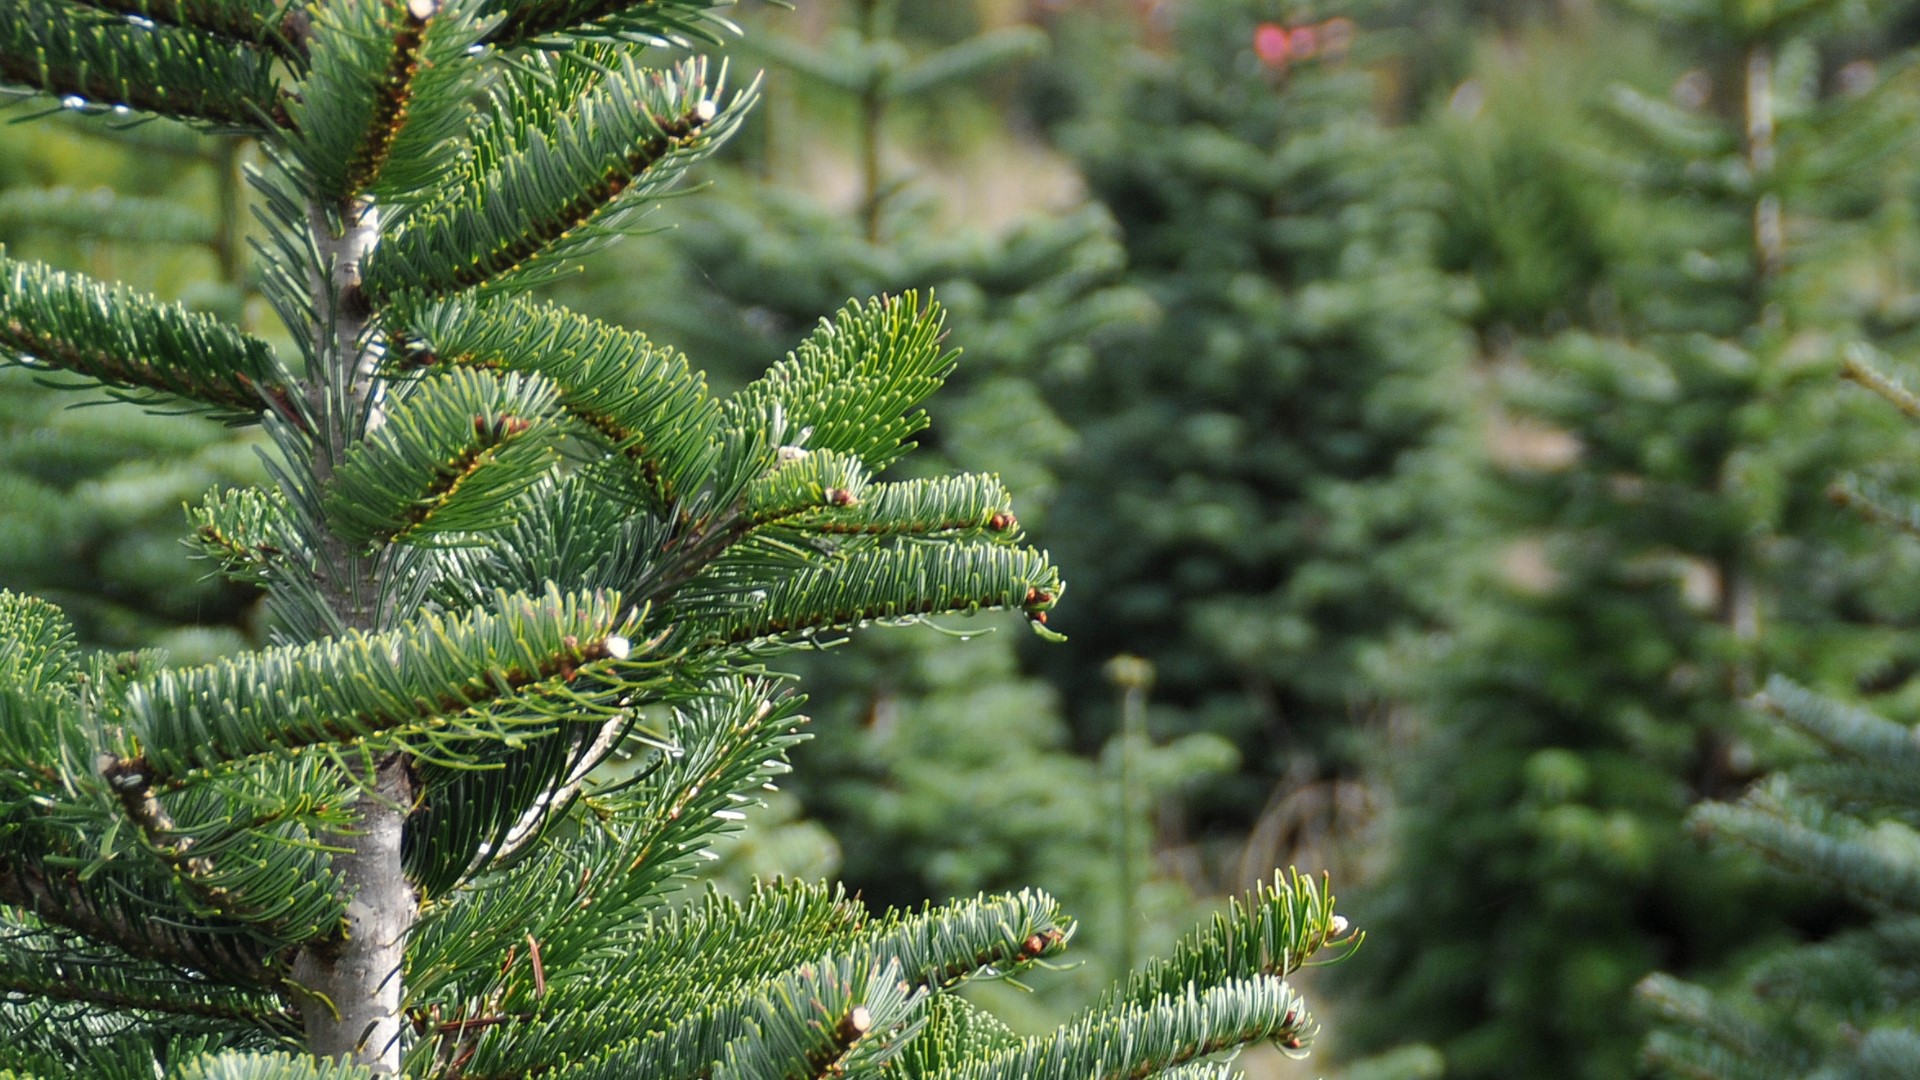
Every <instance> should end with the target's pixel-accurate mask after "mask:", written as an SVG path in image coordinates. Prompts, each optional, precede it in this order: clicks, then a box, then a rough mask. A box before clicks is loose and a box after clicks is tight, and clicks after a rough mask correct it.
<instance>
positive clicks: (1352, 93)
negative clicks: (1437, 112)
mask: <svg viewBox="0 0 1920 1080" xmlns="http://www.w3.org/2000/svg"><path fill="white" fill-rule="evenodd" d="M1178 10H1179V14H1178V16H1177V21H1176V23H1175V27H1174V34H1173V37H1172V41H1171V43H1170V48H1169V49H1167V50H1166V51H1149V50H1144V49H1142V48H1141V47H1139V46H1138V45H1137V44H1136V45H1134V46H1133V47H1132V48H1131V49H1129V50H1127V51H1124V52H1120V53H1118V54H1112V53H1109V54H1106V55H1105V56H1104V59H1102V60H1100V61H1097V63H1098V64H1099V65H1100V67H1101V68H1103V69H1104V70H1105V71H1106V72H1109V73H1111V72H1121V73H1125V76H1126V77H1124V78H1123V79H1122V80H1121V81H1120V85H1119V86H1118V87H1116V88H1114V89H1113V90H1112V91H1111V92H1110V93H1105V94H1101V95H1098V96H1093V97H1090V99H1089V106H1088V107H1089V110H1090V111H1089V113H1088V115H1086V116H1084V117H1082V118H1081V119H1080V120H1078V121H1077V122H1075V123H1073V124H1070V125H1067V126H1065V127H1064V128H1063V129H1062V130H1061V134H1060V139H1061V142H1062V143H1063V144H1064V145H1065V146H1066V147H1067V148H1068V149H1069V150H1070V151H1071V152H1073V153H1074V155H1075V156H1076V157H1077V159H1078V160H1079V161H1080V162H1081V164H1082V166H1083V167H1084V168H1085V170H1086V173H1087V177H1088V182H1089V185H1090V187H1091V188H1092V191H1093V193H1094V195H1095V196H1096V197H1097V198H1099V199H1100V200H1101V201H1102V202H1103V203H1104V204H1105V205H1106V206H1107V207H1108V208H1109V209H1110V211H1111V212H1112V213H1113V215H1114V217H1115V218H1116V220H1117V221H1118V222H1119V225H1120V228H1121V230H1122V234H1123V236H1124V237H1125V241H1126V247H1127V265H1128V277H1129V280H1131V281H1132V282H1134V283H1135V284H1137V285H1138V286H1139V287H1141V288H1142V289H1144V290H1146V291H1147V292H1148V294H1149V295H1151V296H1152V297H1153V298H1154V299H1155V301H1156V302H1157V303H1158V305H1159V307H1160V308H1161V309H1162V310H1163V311H1164V312H1165V313H1166V314H1165V318H1164V319H1162V320H1160V321H1159V322H1158V323H1157V324H1155V325H1153V326H1152V327H1150V328H1147V329H1146V330H1144V331H1143V332H1136V333H1132V334H1124V335H1116V336H1114V337H1113V338H1112V339H1111V340H1109V341H1107V342H1105V343H1104V344H1103V347H1101V348H1100V349H1099V350H1098V352H1097V354H1096V357H1095V359H1094V361H1093V362H1092V363H1089V364H1087V365H1086V366H1085V367H1084V368H1083V369H1081V370H1080V371H1079V372H1077V373H1076V376H1077V377H1075V378H1072V379H1071V380H1068V381H1065V382H1064V383H1063V384H1062V385H1061V386H1060V387H1059V389H1058V390H1057V391H1056V394H1055V400H1057V401H1058V402H1059V403H1060V409H1061V414H1062V416H1063V417H1064V418H1065V419H1066V420H1067V422H1068V423H1069V424H1071V425H1072V426H1073V427H1074V429H1075V430H1076V431H1077V432H1078V434H1079V442H1078V445H1077V446H1076V448H1075V452H1074V454H1073V456H1072V458H1071V460H1070V461H1069V462H1068V463H1067V466H1066V468H1065V470H1064V471H1063V490H1064V492H1065V494H1064V496H1063V498H1062V501H1061V504H1060V506H1059V508H1058V509H1057V510H1056V512H1055V514H1054V516H1053V518H1052V519H1051V520H1050V522H1049V530H1048V535H1049V537H1050V540H1051V542H1052V544H1053V545H1054V549H1055V550H1056V551H1057V552H1058V553H1059V554H1060V557H1061V559H1062V562H1063V565H1068V566H1072V567H1073V572H1074V576H1075V579H1076V581H1085V580H1092V581H1096V582H1097V583H1098V584H1097V585H1095V586H1094V587H1093V588H1091V589H1087V590H1084V591H1083V594H1082V595H1086V594H1089V593H1090V594H1092V595H1091V596H1090V598H1089V599H1088V600H1087V601H1086V602H1085V607H1084V608H1082V609H1081V610H1084V612H1085V616H1086V621H1085V623H1084V625H1083V626H1081V624H1079V623H1076V625H1077V626H1081V628H1080V629H1079V630H1078V631H1077V632H1076V633H1075V634H1074V635H1073V640H1072V642H1071V643H1069V645H1068V646H1067V647H1066V648H1065V649H1064V650H1061V651H1060V653H1059V654H1058V655H1057V656H1055V657H1052V658H1051V659H1053V660H1054V661H1055V663H1056V666H1055V668H1054V671H1055V673H1056V675H1057V677H1058V679H1059V681H1060V684H1061V685H1062V686H1063V688H1064V689H1065V691H1066V697H1067V700H1068V701H1070V702H1073V703H1074V706H1075V711H1076V715H1075V717H1074V724H1075V727H1076V729H1077V730H1078V731H1079V732H1081V733H1082V736H1083V738H1084V737H1088V736H1089V735H1090V734H1091V733H1094V732H1105V731H1111V730H1113V727H1114V725H1113V721H1112V713H1111V711H1110V710H1109V709H1108V708H1107V707H1105V704H1104V703H1105V702H1107V701H1109V700H1110V697H1109V695H1107V694H1106V693H1105V692H1104V688H1103V687H1100V686H1099V685H1098V684H1097V683H1096V682H1095V680H1094V676H1093V673H1094V672H1097V671H1098V670H1099V666H1100V664H1102V663H1103V662H1104V661H1105V660H1106V659H1107V658H1109V657H1111V656H1114V655H1117V654H1123V653H1124V654H1133V655H1138V656H1142V657H1144V658H1146V659H1148V660H1149V661H1151V662H1152V663H1153V665H1154V667H1155V669H1156V671H1157V673H1158V679H1157V682H1156V686H1155V698H1154V711H1153V724H1154V727H1155V729H1156V731H1157V733H1159V734H1160V735H1162V736H1163V737H1165V736H1177V735H1184V734H1187V733H1191V732H1206V733H1210V734H1213V735H1216V736H1220V737H1225V738H1226V739H1228V740H1230V741H1231V742H1232V743H1233V744H1234V745H1235V746H1236V748H1237V749H1238V751H1239V753H1240V757H1241V767H1240V769H1239V770H1238V771H1237V772H1236V774H1235V775H1233V776H1232V777H1230V778H1228V779H1227V781H1226V782H1222V783H1216V784H1209V785H1207V787H1206V790H1205V792H1203V793H1202V794H1201V796H1199V797H1197V798H1196V799H1195V800H1194V802H1193V804H1192V805H1191V807H1190V813H1191V815H1192V818H1193V826H1192V827H1193V828H1194V829H1195V830H1196V831H1198V832H1199V833H1201V834H1202V835H1206V836H1209V837H1211V838H1212V839H1214V840H1215V841H1218V843H1217V844H1216V846H1217V847H1220V848H1222V849H1228V850H1222V851H1221V852H1219V853H1217V856H1216V860H1215V861H1216V864H1217V865H1216V873H1217V874H1218V877H1219V879H1221V880H1228V879H1237V878H1244V877H1248V876H1254V875H1258V874H1260V873H1261V872H1263V871H1262V869H1261V867H1262V866H1263V865H1265V864H1266V863H1268V862H1269V861H1271V860H1273V859H1274V858H1275V857H1276V854H1277V855H1278V857H1280V858H1284V857H1285V852H1284V850H1281V848H1283V847H1284V845H1276V844H1273V843H1267V842H1265V841H1259V842H1255V843H1252V844H1250V845H1246V846H1244V847H1242V841H1243V840H1245V839H1246V838H1247V837H1248V836H1249V834H1252V833H1256V832H1259V831H1261V830H1259V829H1258V827H1257V823H1258V822H1260V820H1261V819H1262V816H1263V814H1267V813H1269V812H1271V814H1272V819H1273V820H1274V821H1277V820H1278V819H1279V818H1280V817H1281V816H1282V815H1283V814H1284V813H1286V812H1288V811H1290V810H1291V809H1292V808H1296V807H1299V806H1301V805H1303V797H1304V801H1306V802H1312V803H1314V804H1315V805H1316V806H1317V807H1318V809H1316V810H1313V811H1311V812H1309V814H1308V815H1307V817H1308V819H1309V820H1308V822H1307V824H1306V826H1305V829H1304V831H1306V832H1309V833H1311V832H1321V833H1322V834H1323V835H1324V834H1326V833H1328V832H1330V833H1332V834H1333V835H1340V834H1341V833H1342V832H1343V831H1344V830H1347V829H1351V828H1356V827H1357V826H1358V825H1359V822H1358V821H1355V820H1353V819H1352V817H1351V816H1343V812H1342V810H1341V809H1340V807H1341V806H1342V805H1343V804H1345V803H1347V802H1349V801H1350V800H1349V799H1347V798H1346V795H1347V794H1350V793H1352V792H1353V789H1352V786H1351V785H1352V781H1353V780H1354V778H1355V777H1356V775H1357V773H1358V771H1359V768H1360V763H1361V761H1362V759H1363V757H1364V753H1363V751H1364V748H1365V747H1366V746H1367V744H1368V742H1369V740H1370V738H1371V737H1372V734H1373V733H1374V732H1375V731H1377V729H1378V727H1379V725H1378V724H1377V723H1370V721H1378V720H1379V719H1380V718H1381V717H1382V715H1383V714H1384V713H1385V712H1386V711H1387V703H1386V702H1385V701H1384V700H1383V699H1382V698H1381V696H1380V695H1379V694H1378V692H1377V691H1376V690H1375V689H1374V686H1375V682H1376V680H1375V679H1374V678H1373V675H1372V673H1371V671H1370V661H1369V657H1370V656H1372V655H1373V654H1374V653H1375V652H1376V651H1377V650H1378V649H1379V648H1380V647H1381V646H1382V645H1383V644H1384V643H1385V642H1387V641H1388V640H1390V639H1391V638H1392V637H1393V636H1394V635H1395V634H1397V633H1400V632H1403V631H1406V630H1409V629H1412V628H1415V627H1417V626H1419V625H1420V624H1421V622H1422V618H1421V616H1420V615H1419V614H1418V612H1417V609H1416V607H1415V605H1414V604H1413V603H1412V601H1411V598H1410V596H1409V594H1408V592H1407V590H1406V588H1405V586H1404V582H1405V581H1406V580H1407V579H1408V578H1410V577H1412V576H1413V575H1412V574H1411V573H1410V572H1408V570H1407V568H1406V567H1407V560H1408V558H1409V555H1410V549H1409V548H1408V546H1407V545H1406V543H1405V541H1406V540H1407V539H1408V538H1409V537H1410V536H1413V535H1416V534H1418V533H1419V532H1421V531H1422V530H1423V529H1427V528H1431V527H1433V524H1434V522H1435V521H1436V520H1437V519H1438V516H1439V515H1438V510H1439V507H1438V506H1437V504H1436V503H1435V502H1433V501H1432V500H1429V499H1427V498H1425V493H1427V492H1429V491H1431V490H1432V488H1431V485H1430V484H1428V483H1427V482H1426V481H1425V480H1423V479H1422V478H1421V473H1422V469H1423V465H1422V462H1423V460H1424V458H1425V457H1426V456H1427V454H1428V452H1429V451H1430V449H1431V448H1432V447H1433V446H1434V445H1435V443H1436V441H1437V440H1439V439H1440V438H1442V437H1443V436H1444V429H1445V423H1446V415H1447V408H1448V406H1449V402H1448V401H1447V397H1446V395H1447V394H1448V393H1449V392H1450V390H1449V387H1450V386H1453V385H1457V375H1458V372H1459V370H1460V368H1459V364H1460V363H1461V361H1463V360H1464V358H1465V351H1464V344H1465V340H1464V337H1463V336H1462V334H1461V333H1460V329H1459V326H1458V324H1457V322H1456V321H1455V318H1454V314H1453V313H1454V310H1455V309H1457V308H1458V307H1459V306H1460V297H1459V296H1458V295H1457V292H1458V291H1457V288H1456V286H1455V285H1454V284H1453V283H1451V282H1449V281H1448V280H1447V279H1446V278H1445V277H1443V276H1442V275H1440V274H1438V273H1437V272H1436V271H1435V269H1434V265H1433V261H1432V251H1431V247H1432V243H1433V240H1434V235H1435V218H1434V213H1433V210H1434V206H1433V203H1434V200H1435V198H1436V194H1437V193H1436V191H1435V189H1434V187H1433V185H1432V183H1431V179H1430V176H1429V174H1428V171H1427V169H1426V166H1425V164H1424V163H1423V161H1422V160H1421V157H1420V154H1419V151H1418V149H1417V148H1415V147H1412V146H1410V144H1409V143H1408V142H1407V141H1406V140H1401V139H1397V138H1395V137H1394V135H1393V134H1392V132H1391V131H1390V130H1389V129H1388V128H1387V126H1386V125H1385V124H1383V123H1382V122H1381V121H1380V120H1379V119H1378V118H1377V117H1376V116H1375V115H1374V114H1373V112H1372V102H1373V100H1374V96H1375V92H1376V81H1375V78H1374V73H1373V71H1372V69H1370V68H1369V67H1367V66H1366V65H1365V61H1367V60H1368V59H1369V57H1370V56H1371V57H1373V58H1375V59H1377V58H1378V54H1379V52H1380V47H1379V46H1378V44H1377V43H1376V41H1375V38H1374V37H1373V36H1372V32H1371V31H1369V30H1365V29H1358V28H1356V26H1355V24H1354V22H1353V21H1352V19H1351V18H1350V17H1348V16H1347V15H1343V14H1341V12H1342V11H1343V10H1345V9H1344V8H1342V7H1337V6H1332V5H1329V6H1327V7H1326V8H1325V9H1312V8H1308V7H1306V6H1303V5H1286V4H1273V3H1264V2H1256V0H1235V2H1231V3H1212V4H1192V5H1183V6H1182V7H1180V8H1179V9H1178ZM1094 55H1099V54H1098V53H1096V54H1094ZM1283 808H1284V809H1283ZM1269 831H1275V830H1269Z"/></svg>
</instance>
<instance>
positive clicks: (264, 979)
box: [0, 854, 281, 988]
mask: <svg viewBox="0 0 1920 1080" xmlns="http://www.w3.org/2000/svg"><path fill="white" fill-rule="evenodd" d="M0 903H4V904H7V905H8V906H10V907H15V908H19V909H20V910H22V911H25V912H27V913H29V914H31V915H33V916H34V917H36V918H38V919H39V920H40V921H41V922H43V923H45V924H47V925H48V926H57V927H59V928H61V929H63V930H69V931H72V932H73V933H76V934H79V935H80V936H82V937H85V938H90V939H92V940H94V941H98V942H103V943H106V944H109V945H112V946H114V947H115V948H118V949H120V950H121V951H122V952H125V953H126V954H127V955H129V956H133V957H136V958H138V959H141V960H151V961H155V962H157V963H161V964H167V965H171V966H174V967H180V968H186V969H189V970H192V971H198V972H202V973H204V974H206V975H209V976H212V977H215V978H219V979H223V980H231V981H233V982H235V983H237V984H239V985H242V986H260V987H269V988H272V987H277V986H279V984H280V977H281V973H280V972H279V971H278V970H277V969H276V968H274V967H273V966H272V965H271V964H270V962H269V960H268V958H267V955H266V950H264V949H261V948H259V947H258V946H257V945H255V944H253V943H245V942H242V941H241V940H240V939H238V938H237V937H235V936H233V935H231V934H228V935H224V936H217V935H215V934H213V933H196V932H193V931H191V930H189V929H186V928H180V927H171V926H165V925H156V924H155V922H154V921H153V920H152V919H151V918H150V915H151V913H150V912H145V911H136V910H132V909H131V908H130V907H129V906H128V905H125V904H116V903H114V902H113V901H112V900H111V899H110V898H109V897H107V896H104V895H102V893H101V892H100V891H99V890H96V889H94V888H90V887H88V885H87V884H86V883H84V882H83V881H82V879H81V877H80V874H79V873H78V872H77V871H74V870H71V869H65V868H58V867H51V866H43V865H40V864H38V863H36V862H34V861H32V860H30V859H27V858H23V857H21V856H19V855H17V854H5V855H0Z"/></svg>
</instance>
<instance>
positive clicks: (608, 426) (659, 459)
mask: <svg viewBox="0 0 1920 1080" xmlns="http://www.w3.org/2000/svg"><path fill="white" fill-rule="evenodd" d="M410 333H411V335H412V336H413V337H414V338H416V339H417V340H418V341H419V342H420V343H421V345H422V347H423V348H424V350H425V352H424V353H423V354H422V355H420V356H419V357H418V358H417V359H418V362H421V363H425V364H431V365H450V366H454V367H476V368H485V369H503V370H506V371H521V372H528V373H536V374H539V375H543V376H545V377H546V378H547V379H549V380H551V381H552V382H553V384H554V385H556V386H557V387H559V393H560V406H561V408H563V409H565V410H566V411H567V413H568V414H569V415H571V416H572V417H573V418H574V419H575V420H576V421H578V422H579V423H581V424H582V425H584V426H585V427H586V428H587V429H589V430H590V431H592V432H594V433H596V434H597V435H599V436H600V437H601V438H602V439H604V440H606V442H607V444H608V445H609V446H610V447H611V448H612V449H613V450H614V452H616V453H617V454H619V455H620V456H621V458H622V459H623V460H625V461H627V462H630V463H631V465H632V467H633V469H634V470H635V471H636V472H637V474H638V477H639V480H640V482H641V484H642V485H643V487H644V489H645V490H646V491H647V492H648V494H649V495H650V496H651V498H652V500H653V502H654V504H655V506H656V507H658V508H666V507H670V506H672V505H674V504H675V503H676V502H678V501H679V500H680V499H681V498H682V497H684V496H686V495H688V494H690V493H691V492H692V491H694V490H695V489H696V487H697V486H698V485H699V484H700V483H701V482H703V481H704V480H705V478H706V476H707V475H708V474H709V473H711V472H712V469H713V463H714V458H715V456H716V454H717V452H718V448H719V443H720V434H719V412H720V407H719V405H718V403H717V402H715V401H714V399H713V398H712V397H711V396H710V395H709V394H708V393H707V387H706V380H705V379H704V378H703V377H702V376H701V375H700V374H699V373H698V372H695V371H693V370H691V369H690V368H689V367H688V364H687V360H686V357H685V356H683V355H681V354H680V353H679V352H677V351H675V350H673V349H668V348H664V347H661V346H657V345H654V344H653V343H652V342H650V341H648V340H647V338H646V337H645V336H644V335H642V334H637V333H633V332H631V331H627V330H621V329H617V328H615V327H610V326H607V325H606V324H604V323H600V322H597V321H595V320H592V319H587V318H584V317H582V316H579V315H575V314H573V313H571V312H568V311H566V310H564V309H561V308H557V307H554V306H552V305H549V304H536V303H532V302H530V301H525V300H517V299H516V300H513V301H509V302H506V303H494V304H475V303H471V302H462V301H453V302H448V303H442V304H435V305H432V306H430V307H428V308H426V309H425V310H423V311H421V312H419V313H417V314H416V315H415V317H414V319H413V322H412V325H411V327H410Z"/></svg>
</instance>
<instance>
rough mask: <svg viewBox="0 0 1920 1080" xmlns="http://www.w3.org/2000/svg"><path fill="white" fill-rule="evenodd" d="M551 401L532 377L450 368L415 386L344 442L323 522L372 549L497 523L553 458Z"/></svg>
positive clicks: (551, 392)
mask: <svg viewBox="0 0 1920 1080" xmlns="http://www.w3.org/2000/svg"><path fill="white" fill-rule="evenodd" d="M556 398H557V395H556V392H555V389H554V387H553V385H552V384H551V383H549V382H547V381H546V380H545V379H542V378H540V377H538V376H522V375H509V376H508V377H506V378H504V379H501V378H496V377H495V376H493V375H491V374H489V373H487V372H481V371H462V370H454V371H449V372H445V373H441V374H435V375H432V376H429V377H427V378H424V379H421V380H419V381H417V382H415V383H413V384H412V385H410V386H408V387H406V392H405V394H404V396H402V397H401V398H400V400H399V402H398V404H396V405H393V406H391V407H389V409H388V411H387V415H386V422H385V423H383V424H382V425H381V426H380V428H379V429H378V430H376V431H374V432H372V433H371V434H369V435H368V436H367V438H365V439H363V440H361V441H359V442H357V443H355V444H354V445H352V446H350V447H348V449H347V451H346V453H345V455H344V456H343V458H342V460H341V462H340V464H339V466H338V467H337V468H336V469H335V471H334V473H333V478H332V483H331V484H330V485H329V487H328V489H327V492H326V495H325V501H324V503H323V507H324V509H325V511H326V513H327V518H328V521H329V523H330V524H331V525H332V527H333V529H334V531H335V532H336V533H337V534H338V535H340V536H342V537H344V538H346V539H347V540H350V541H353V542H356V543H361V544H366V545H368V546H370V547H371V546H377V545H382V544H389V543H404V542H426V541H431V540H432V539H433V538H434V537H436V536H438V535H441V534H446V533H456V534H471V533H479V532H486V531H489V530H493V529H498V528H501V527H503V526H504V525H506V524H508V523H509V522H511V521H512V520H513V515H514V511H515V501H514V500H515V498H516V496H518V495H520V494H521V493H522V492H524V491H526V490H527V489H528V488H529V487H531V486H532V485H533V484H534V483H535V482H537V481H538V480H540V478H541V477H542V476H544V475H546V473H547V472H548V471H549V470H550V469H552V468H553V466H554V465H555V464H556V463H557V461H558V457H557V454H556V451H555V449H554V445H553V444H554V442H555V440H556V439H557V437H558V435H559V432H558V430H557V423H556V422H557V420H558V419H559V417H558V404H557V400H556ZM465 542H468V543H471V542H472V541H471V539H470V538H468V539H466V540H465Z"/></svg>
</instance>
